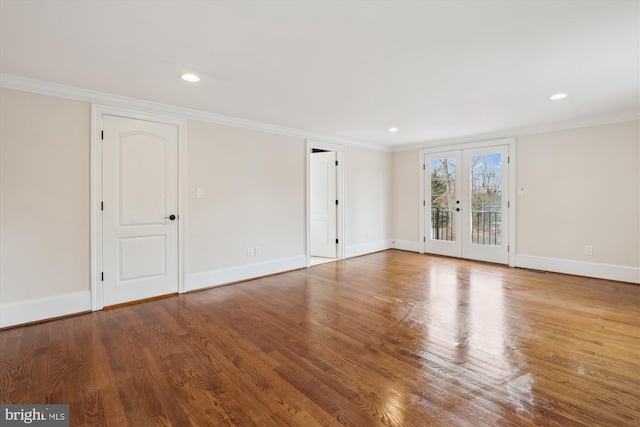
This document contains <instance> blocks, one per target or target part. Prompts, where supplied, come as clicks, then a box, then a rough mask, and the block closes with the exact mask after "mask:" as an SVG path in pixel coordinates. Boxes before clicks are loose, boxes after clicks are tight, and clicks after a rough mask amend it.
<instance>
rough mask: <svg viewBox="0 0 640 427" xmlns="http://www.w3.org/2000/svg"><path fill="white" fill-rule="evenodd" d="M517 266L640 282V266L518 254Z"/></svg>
mask: <svg viewBox="0 0 640 427" xmlns="http://www.w3.org/2000/svg"><path fill="white" fill-rule="evenodd" d="M516 267H521V268H532V269H536V270H544V271H553V272H556V273H565V274H574V275H576V276H587V277H596V278H598V279H607V280H617V281H620V282H631V283H640V268H637V267H627V266H623V265H614V264H599V263H592V262H584V261H573V260H567V259H558V258H545V257H539V256H532V255H516Z"/></svg>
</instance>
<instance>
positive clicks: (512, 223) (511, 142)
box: [418, 138, 517, 267]
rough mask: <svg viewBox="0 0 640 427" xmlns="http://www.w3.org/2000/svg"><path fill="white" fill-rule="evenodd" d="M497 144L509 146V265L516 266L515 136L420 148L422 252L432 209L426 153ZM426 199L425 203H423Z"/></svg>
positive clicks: (420, 238)
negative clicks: (428, 199)
mask: <svg viewBox="0 0 640 427" xmlns="http://www.w3.org/2000/svg"><path fill="white" fill-rule="evenodd" d="M496 145H506V146H508V148H509V176H508V181H509V194H508V200H509V202H510V203H509V205H510V206H509V209H508V211H509V212H508V216H509V238H508V239H507V241H508V245H509V264H508V265H509V267H514V266H515V261H516V205H517V203H516V139H515V138H503V139H495V140H490V141H481V142H474V143H465V144H456V145H441V146H434V147H430V148H425V149H422V150H420V153H419V154H420V155H419V157H418V167H419V170H420V172H419V174H418V175H419V179H420V184H419V191H420V193H419V199H418V200H420V203H419V209H420V215H419V218H420V235H419V239H418V241H419V244H420V253H425V240H426V233H427V232H428V230H426V227H425V221H424V219H425V215H426V210H427V208H429V209H430V206H429V207H428V206H426V205H428V203H427V202H426V201H424V195H425V182H426V181H425V180H426V176H425V173H426V170H425V169H423V164H424V156H425V154H433V153H440V152H444V151H454V150H467V149H474V148H485V147H492V146H496ZM423 201H424V203H423Z"/></svg>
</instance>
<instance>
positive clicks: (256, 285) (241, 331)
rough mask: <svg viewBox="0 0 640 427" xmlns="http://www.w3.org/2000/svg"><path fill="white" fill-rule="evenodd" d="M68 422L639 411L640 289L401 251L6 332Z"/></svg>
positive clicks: (8, 360) (1, 335) (616, 419)
mask: <svg viewBox="0 0 640 427" xmlns="http://www.w3.org/2000/svg"><path fill="white" fill-rule="evenodd" d="M0 402H1V403H68V404H70V412H71V425H72V426H84V425H105V426H106V425H108V426H119V427H120V426H135V427H139V426H260V427H262V426H305V427H307V426H334V425H336V426H337V425H346V426H382V425H386V426H428V425H434V426H532V425H539V426H580V425H584V426H638V425H640V286H638V285H633V284H625V283H619V282H611V281H605V280H595V279H587V278H583V277H574V276H565V275H560V274H551V273H550V274H538V273H534V272H528V271H526V270H520V269H509V268H506V267H503V266H496V265H491V264H483V263H475V262H468V261H460V260H455V259H449V258H443V257H434V256H428V255H419V254H414V253H408V252H401V251H396V250H390V251H385V252H380V253H376V254H372V255H368V256H364V257H360V258H353V259H349V260H347V261H342V262H336V263H331V264H324V265H318V266H314V267H311V268H309V269H307V270H299V271H293V272H289V273H285V274H281V275H276V276H271V277H265V278H262V279H257V280H253V281H248V282H244V283H239V284H235V285H232V286H226V287H219V288H214V289H210V290H206V291H201V292H194V293H191V294H186V295H180V296H177V297H173V298H168V299H162V300H157V301H151V302H146V303H143V304H139V305H132V306H126V307H121V308H117V309H113V310H107V311H102V312H96V313H91V314H85V315H79V316H75V317H70V318H66V319H59V320H54V321H50V322H46V323H41V324H36V325H31V326H25V327H17V328H14V329H9V330H5V331H0Z"/></svg>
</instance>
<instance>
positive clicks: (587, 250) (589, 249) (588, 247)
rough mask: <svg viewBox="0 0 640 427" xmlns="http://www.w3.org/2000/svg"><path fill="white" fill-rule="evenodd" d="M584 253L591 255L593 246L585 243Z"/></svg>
mask: <svg viewBox="0 0 640 427" xmlns="http://www.w3.org/2000/svg"><path fill="white" fill-rule="evenodd" d="M584 254H585V255H593V246H590V245H587V246H585V247H584Z"/></svg>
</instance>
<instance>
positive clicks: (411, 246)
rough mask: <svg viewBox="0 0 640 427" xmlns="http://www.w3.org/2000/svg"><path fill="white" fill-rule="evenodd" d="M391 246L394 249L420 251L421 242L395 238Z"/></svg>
mask: <svg viewBox="0 0 640 427" xmlns="http://www.w3.org/2000/svg"><path fill="white" fill-rule="evenodd" d="M391 247H392V248H394V249H400V250H403V251H409V252H418V253H420V242H418V241H413V240H402V239H393V240H392V241H391Z"/></svg>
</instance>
